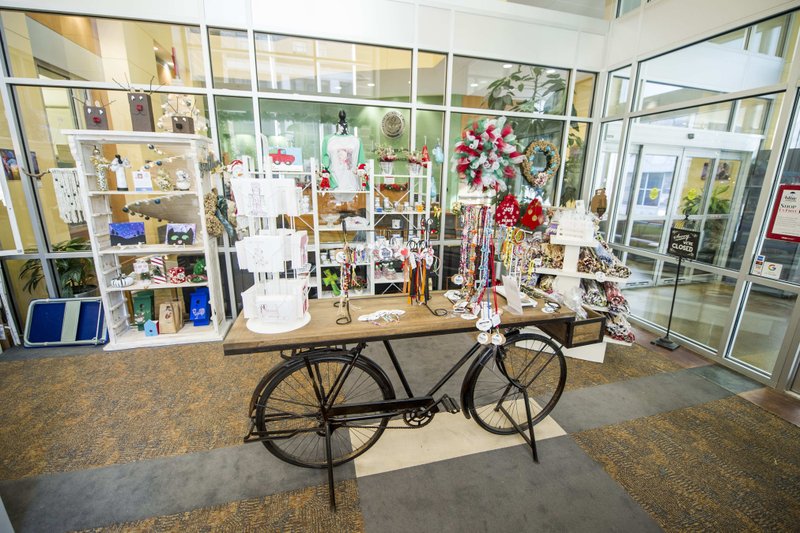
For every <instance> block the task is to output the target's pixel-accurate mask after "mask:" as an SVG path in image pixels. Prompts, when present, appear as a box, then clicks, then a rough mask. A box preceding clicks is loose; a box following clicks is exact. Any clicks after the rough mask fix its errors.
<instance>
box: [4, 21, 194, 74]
mask: <svg viewBox="0 0 800 533" xmlns="http://www.w3.org/2000/svg"><path fill="white" fill-rule="evenodd" d="M0 16H1V17H2V22H3V33H4V34H5V36H6V44H7V46H8V55H9V60H10V68H11V73H12V75H13V76H17V77H20V78H40V77H50V76H49V75H48V74H51V73H54V74H56V75H57V76H59V77H61V78H62V79H69V80H89V81H104V82H109V83H114V82H117V83H120V84H123V85H127V84H128V83H139V84H144V85H148V84H151V83H152V85H153V87H157V86H159V85H176V86H187V87H203V86H205V71H204V69H203V56H202V47H201V42H200V28H199V27H198V26H181V25H177V24H160V23H157V22H144V21H140V20H137V21H133V20H120V19H106V18H99V17H82V16H73V15H59V14H55V13H33V12H31V13H26V12H23V11H2V12H0Z"/></svg>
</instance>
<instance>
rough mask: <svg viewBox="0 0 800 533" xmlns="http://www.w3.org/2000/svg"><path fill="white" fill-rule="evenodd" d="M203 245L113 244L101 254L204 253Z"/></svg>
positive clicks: (99, 252) (101, 251) (100, 253)
mask: <svg viewBox="0 0 800 533" xmlns="http://www.w3.org/2000/svg"><path fill="white" fill-rule="evenodd" d="M204 252H205V247H203V246H202V245H191V246H181V245H177V244H142V245H138V244H133V245H126V246H113V247H108V248H105V249H103V250H99V251H98V254H99V255H155V254H179V255H184V254H202V253H204Z"/></svg>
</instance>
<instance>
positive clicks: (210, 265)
mask: <svg viewBox="0 0 800 533" xmlns="http://www.w3.org/2000/svg"><path fill="white" fill-rule="evenodd" d="M63 133H64V134H66V135H67V137H68V139H69V143H70V150H71V151H72V155H73V157H74V158H75V161H76V164H77V167H78V173H79V175H80V179H81V190H82V191H83V204H84V213H85V214H86V220H87V224H88V226H89V228H88V229H89V238H90V241H91V244H92V254H93V256H94V262H95V267H96V270H97V284H98V287H99V289H100V295H101V297H102V299H103V309H104V312H105V320H106V324H107V327H108V333H109V342H108V344H106V346H105V349H106V350H122V349H127V348H141V347H146V346H164V345H172V344H189V343H196V342H208V341H220V340H222V339H223V337H224V336H225V333H226V332H227V330H228V328H229V327H230V324H231V323H230V320H227V319H226V317H225V305H224V300H223V297H222V282H221V280H220V274H219V259H218V258H219V255H218V253H217V242H216V239H213V238H209V237H208V234H207V232H206V220H205V214H204V211H203V195H204V194H205V193H207V192H209V191H210V190H211V188H212V177H211V174H210V172H209V171H208V168H207V166H205V165H206V164H207V162H208V161H209V160H210V159H211V152H212V148H211V140H210V139H208V138H207V137H204V136H201V135H185V134H173V133H150V132H124V131H97V130H68V131H64V132H63ZM149 144H152V145H154V146H156V147H157V148H159V149H161V150H162V151H164V152H165V154H166V155H163V156H159V155H158V154H156V153H153V154H148V156H149V157H148V158H149V159H157V158H159V157H169V156H173V155H183V156H184V157H183V158H182V159H181V160H180V162H179V163H171V164H170V166H172V167H174V168H180V169H183V170H186V171H187V172H188V173H189V174H190V176H192V178H193V181H192V186H191V189H190V190H189V191H167V192H164V191H152V192H150V191H147V192H141V191H133V190H131V191H115V190H109V191H100V190H98V189H97V184H96V176H95V169H94V167H93V165H92V164H91V161H90V157H91V155H92V151H93V150H94V148H95V147H101V146H102V145H115V150H116V149H117V148H116V145H123V146H128V147H130V146H147V145H149ZM125 149H126V148H124V147H123V148H122V149H119V150H120V153H122V154H123V155H124V154H125ZM128 150H130V148H128ZM132 170H136V169H135V168H131V169H129V170H128V178H129V179H130V172H131V171H132ZM111 174H113V173H111V172H110V171H109V177H111V176H110V175H111ZM153 177H155V173H154V172H153ZM187 195H189V196H192V197H193V198H194V201H193V202H192V204H193V207H195V209H196V211H194V212H192V213H191V214H192V215H193V219H194V220H193V222H194V223H195V230H196V235H195V241H194V244H192V245H189V246H174V245H167V244H142V245H131V246H112V245H111V236H110V233H109V227H108V224H109V223H110V222H124V221H125V220H122V217H120V219H118V220H115V219H114V217H115V214H117V215H121V214H122V213H115V209H119V208H120V207H121V203H122V202H124V198H119V197H121V196H122V197H134V196H148V197H168V196H187ZM112 206H113V207H112ZM159 254H160V255H167V254H169V255H179V256H180V255H202V256H203V257H204V258H205V262H206V274H207V276H208V281H207V282H202V283H180V284H170V283H153V282H150V283H148V282H142V281H137V282H136V283H134V284H133V285H131V286H129V287H123V288H116V287H111V283H110V282H111V280H112V279H113V278H115V277H117V276H119V275H120V274H123V273H125V272H130V267H129V266H128V265H127V263H126V262H125V261H124V260H123V259H122V258H123V257H125V256H129V257H131V258H134V257H141V256H150V255H159ZM203 286H205V287H208V288H209V302H210V305H211V317H210V323H209V324H208V325H207V326H194V324H193V323H192V322H191V321H187V322H186V323H185V325H184V326H183V328H182V329H181V330H180V331H178V332H177V333H171V334H159V335H157V336H153V337H148V336H145V334H144V332H143V331H139V330H138V329H137V327H136V325H135V324H133V318H132V317H131V314H130V312H129V310H128V305H127V299H128V293H131V292H133V291H138V290H144V289H152V290H159V289H183V288H196V287H203ZM156 311H157V310H156Z"/></svg>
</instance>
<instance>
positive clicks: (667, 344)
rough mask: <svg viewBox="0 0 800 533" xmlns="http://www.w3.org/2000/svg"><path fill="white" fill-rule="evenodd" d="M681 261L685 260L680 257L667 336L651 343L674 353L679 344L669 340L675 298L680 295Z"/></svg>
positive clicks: (670, 307)
mask: <svg viewBox="0 0 800 533" xmlns="http://www.w3.org/2000/svg"><path fill="white" fill-rule="evenodd" d="M681 260H683V258H682V257H681V256H678V271H677V272H676V273H675V287H674V288H673V289H672V303H671V304H670V306H669V321H668V322H667V334H666V335H664V336H663V337H659V338H657V339H656V340H654V341H651V344H655V345H656V346H661V347H662V348H666V349H667V350H669V351H674V350H675V349H677V348H679V346H678V344H676V343H675V342H674V341H673V340H672V339H670V338H669V333H670V330H671V329H672V312H673V311H674V310H675V296H676V295H677V294H678V279H679V278H680V277H681Z"/></svg>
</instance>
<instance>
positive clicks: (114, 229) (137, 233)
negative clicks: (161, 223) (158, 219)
mask: <svg viewBox="0 0 800 533" xmlns="http://www.w3.org/2000/svg"><path fill="white" fill-rule="evenodd" d="M108 234H109V236H110V237H111V246H131V245H136V244H146V243H147V238H146V236H145V232H144V222H111V223H109V224H108Z"/></svg>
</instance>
